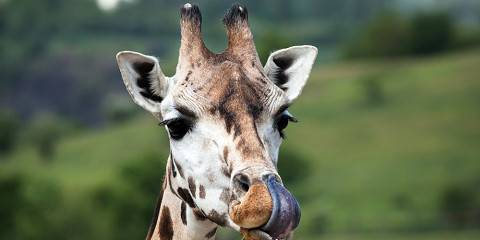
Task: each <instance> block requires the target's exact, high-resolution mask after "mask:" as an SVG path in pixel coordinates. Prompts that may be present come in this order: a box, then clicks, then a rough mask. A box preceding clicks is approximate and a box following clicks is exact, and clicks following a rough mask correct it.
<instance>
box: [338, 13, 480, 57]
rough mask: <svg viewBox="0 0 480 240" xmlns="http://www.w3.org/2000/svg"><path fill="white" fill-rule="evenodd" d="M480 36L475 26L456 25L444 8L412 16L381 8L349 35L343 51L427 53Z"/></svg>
mask: <svg viewBox="0 0 480 240" xmlns="http://www.w3.org/2000/svg"><path fill="white" fill-rule="evenodd" d="M463 31H466V32H470V33H473V34H469V35H465V34H463ZM462 34H463V35H462ZM479 36H480V31H478V30H472V29H468V30H462V29H461V28H459V27H458V26H456V25H455V21H454V19H453V18H452V17H450V16H449V15H448V13H447V12H429V13H417V14H415V15H414V16H413V17H411V18H406V17H404V16H402V15H399V14H398V13H395V12H384V13H382V14H381V15H379V16H377V17H376V18H374V19H373V20H372V21H371V22H370V23H369V24H368V25H367V26H366V29H365V31H359V32H358V36H356V37H353V38H352V39H349V41H348V42H347V44H346V46H345V48H344V54H345V56H346V57H348V58H359V57H363V58H365V57H370V58H371V57H382V58H386V57H399V56H408V55H413V56H415V55H428V54H435V53H441V52H444V51H447V50H451V49H455V48H462V47H464V46H465V45H473V44H474V42H476V44H477V45H478V43H479V41H478V39H479Z"/></svg>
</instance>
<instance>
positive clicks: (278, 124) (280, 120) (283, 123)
mask: <svg viewBox="0 0 480 240" xmlns="http://www.w3.org/2000/svg"><path fill="white" fill-rule="evenodd" d="M289 122H298V120H297V119H296V118H295V117H293V116H292V115H290V114H289V113H288V112H283V113H282V114H281V115H280V116H278V117H277V119H276V120H275V128H276V129H277V130H278V133H279V134H280V137H281V138H285V133H284V132H283V130H284V129H285V128H286V127H287V126H288V123H289Z"/></svg>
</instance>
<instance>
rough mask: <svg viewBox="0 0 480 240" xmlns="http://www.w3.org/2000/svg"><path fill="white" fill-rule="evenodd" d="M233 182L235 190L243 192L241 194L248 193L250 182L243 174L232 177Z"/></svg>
mask: <svg viewBox="0 0 480 240" xmlns="http://www.w3.org/2000/svg"><path fill="white" fill-rule="evenodd" d="M233 181H234V184H235V188H237V189H239V190H241V191H243V192H248V189H250V180H249V179H248V177H247V176H246V175H245V174H243V173H238V174H236V175H235V176H234V177H233Z"/></svg>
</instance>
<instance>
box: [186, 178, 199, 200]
mask: <svg viewBox="0 0 480 240" xmlns="http://www.w3.org/2000/svg"><path fill="white" fill-rule="evenodd" d="M188 188H189V189H190V192H191V193H192V196H193V197H194V198H195V197H196V192H197V186H196V185H195V181H194V180H193V178H192V177H188Z"/></svg>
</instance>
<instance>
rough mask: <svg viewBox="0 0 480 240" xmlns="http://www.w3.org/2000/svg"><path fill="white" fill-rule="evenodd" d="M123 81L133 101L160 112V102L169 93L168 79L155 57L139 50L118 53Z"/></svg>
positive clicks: (151, 110)
mask: <svg viewBox="0 0 480 240" xmlns="http://www.w3.org/2000/svg"><path fill="white" fill-rule="evenodd" d="M117 63H118V67H119V68H120V73H121V74H122V78H123V83H125V86H126V88H127V90H128V93H130V96H131V97H132V98H133V101H134V102H135V103H136V104H138V105H139V106H141V107H143V108H144V109H146V110H147V111H149V112H152V113H159V112H160V103H161V102H162V100H163V98H164V97H165V95H166V94H167V90H168V79H167V78H166V77H165V75H163V73H162V70H161V69H160V65H159V63H158V60H157V59H156V58H155V57H152V56H147V55H143V54H141V53H137V52H130V51H123V52H119V53H118V54H117Z"/></svg>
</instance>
